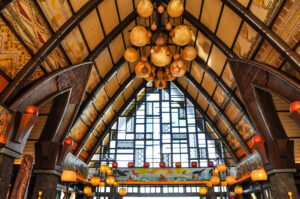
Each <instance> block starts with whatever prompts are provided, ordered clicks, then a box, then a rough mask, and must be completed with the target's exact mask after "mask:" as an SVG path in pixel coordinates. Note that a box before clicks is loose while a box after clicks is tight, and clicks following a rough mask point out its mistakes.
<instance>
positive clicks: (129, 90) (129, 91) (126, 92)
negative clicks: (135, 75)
mask: <svg viewBox="0 0 300 199" xmlns="http://www.w3.org/2000/svg"><path fill="white" fill-rule="evenodd" d="M133 92H134V88H133V85H132V83H131V84H130V85H129V86H127V88H125V90H124V92H123V96H124V98H125V100H126V101H127V100H128V98H129V97H130V96H131V95H132V93H133Z"/></svg>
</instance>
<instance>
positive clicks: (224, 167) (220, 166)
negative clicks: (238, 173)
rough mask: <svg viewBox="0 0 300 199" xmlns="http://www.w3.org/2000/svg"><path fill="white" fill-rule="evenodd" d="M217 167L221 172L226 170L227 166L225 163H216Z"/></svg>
mask: <svg viewBox="0 0 300 199" xmlns="http://www.w3.org/2000/svg"><path fill="white" fill-rule="evenodd" d="M217 169H218V171H219V172H220V173H223V172H225V171H226V169H227V167H226V165H225V164H218V166H217Z"/></svg>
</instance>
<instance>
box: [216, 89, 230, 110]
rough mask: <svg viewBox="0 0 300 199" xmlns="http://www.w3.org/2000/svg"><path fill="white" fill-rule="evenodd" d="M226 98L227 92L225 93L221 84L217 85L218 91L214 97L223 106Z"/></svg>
mask: <svg viewBox="0 0 300 199" xmlns="http://www.w3.org/2000/svg"><path fill="white" fill-rule="evenodd" d="M226 98H227V95H226V93H224V92H223V90H222V89H221V88H220V87H219V86H217V89H216V92H215V94H214V96H213V99H214V100H215V102H216V103H217V104H218V105H219V106H220V107H222V105H223V104H224V102H225V99H226Z"/></svg>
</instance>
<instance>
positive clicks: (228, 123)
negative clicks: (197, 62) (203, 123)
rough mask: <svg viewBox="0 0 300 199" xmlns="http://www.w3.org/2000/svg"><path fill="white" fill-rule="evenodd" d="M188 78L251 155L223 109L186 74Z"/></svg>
mask: <svg viewBox="0 0 300 199" xmlns="http://www.w3.org/2000/svg"><path fill="white" fill-rule="evenodd" d="M185 76H186V78H187V79H188V80H189V83H191V84H193V86H195V88H197V90H198V91H199V92H200V93H201V95H202V96H203V97H204V98H205V99H206V100H207V102H208V103H209V104H210V105H211V106H212V107H213V108H214V109H215V110H216V112H217V113H218V115H219V116H220V117H221V118H222V119H223V121H224V122H225V123H226V124H227V126H228V128H229V129H230V130H231V132H232V133H233V135H234V137H235V138H236V139H237V141H238V142H239V144H240V145H241V147H242V148H243V149H244V151H245V152H246V153H247V154H248V155H250V154H251V150H250V148H249V146H248V145H247V144H246V143H245V141H244V139H243V137H242V136H241V134H240V133H239V131H238V130H237V129H236V128H235V126H234V124H233V123H232V122H231V121H230V119H229V118H228V117H227V115H226V114H225V113H224V111H223V110H222V108H221V107H220V106H219V105H218V104H217V103H216V102H215V100H214V99H212V97H211V96H210V95H209V94H208V93H207V92H206V90H205V89H204V88H203V87H202V86H201V85H200V84H199V83H198V82H197V81H196V80H195V79H194V78H193V77H192V76H191V75H190V74H189V73H186V74H185Z"/></svg>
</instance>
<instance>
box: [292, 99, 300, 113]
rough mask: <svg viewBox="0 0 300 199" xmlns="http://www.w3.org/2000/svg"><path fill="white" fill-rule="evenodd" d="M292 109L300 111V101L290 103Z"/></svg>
mask: <svg viewBox="0 0 300 199" xmlns="http://www.w3.org/2000/svg"><path fill="white" fill-rule="evenodd" d="M290 111H291V112H294V111H300V101H295V102H293V103H291V104H290Z"/></svg>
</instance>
